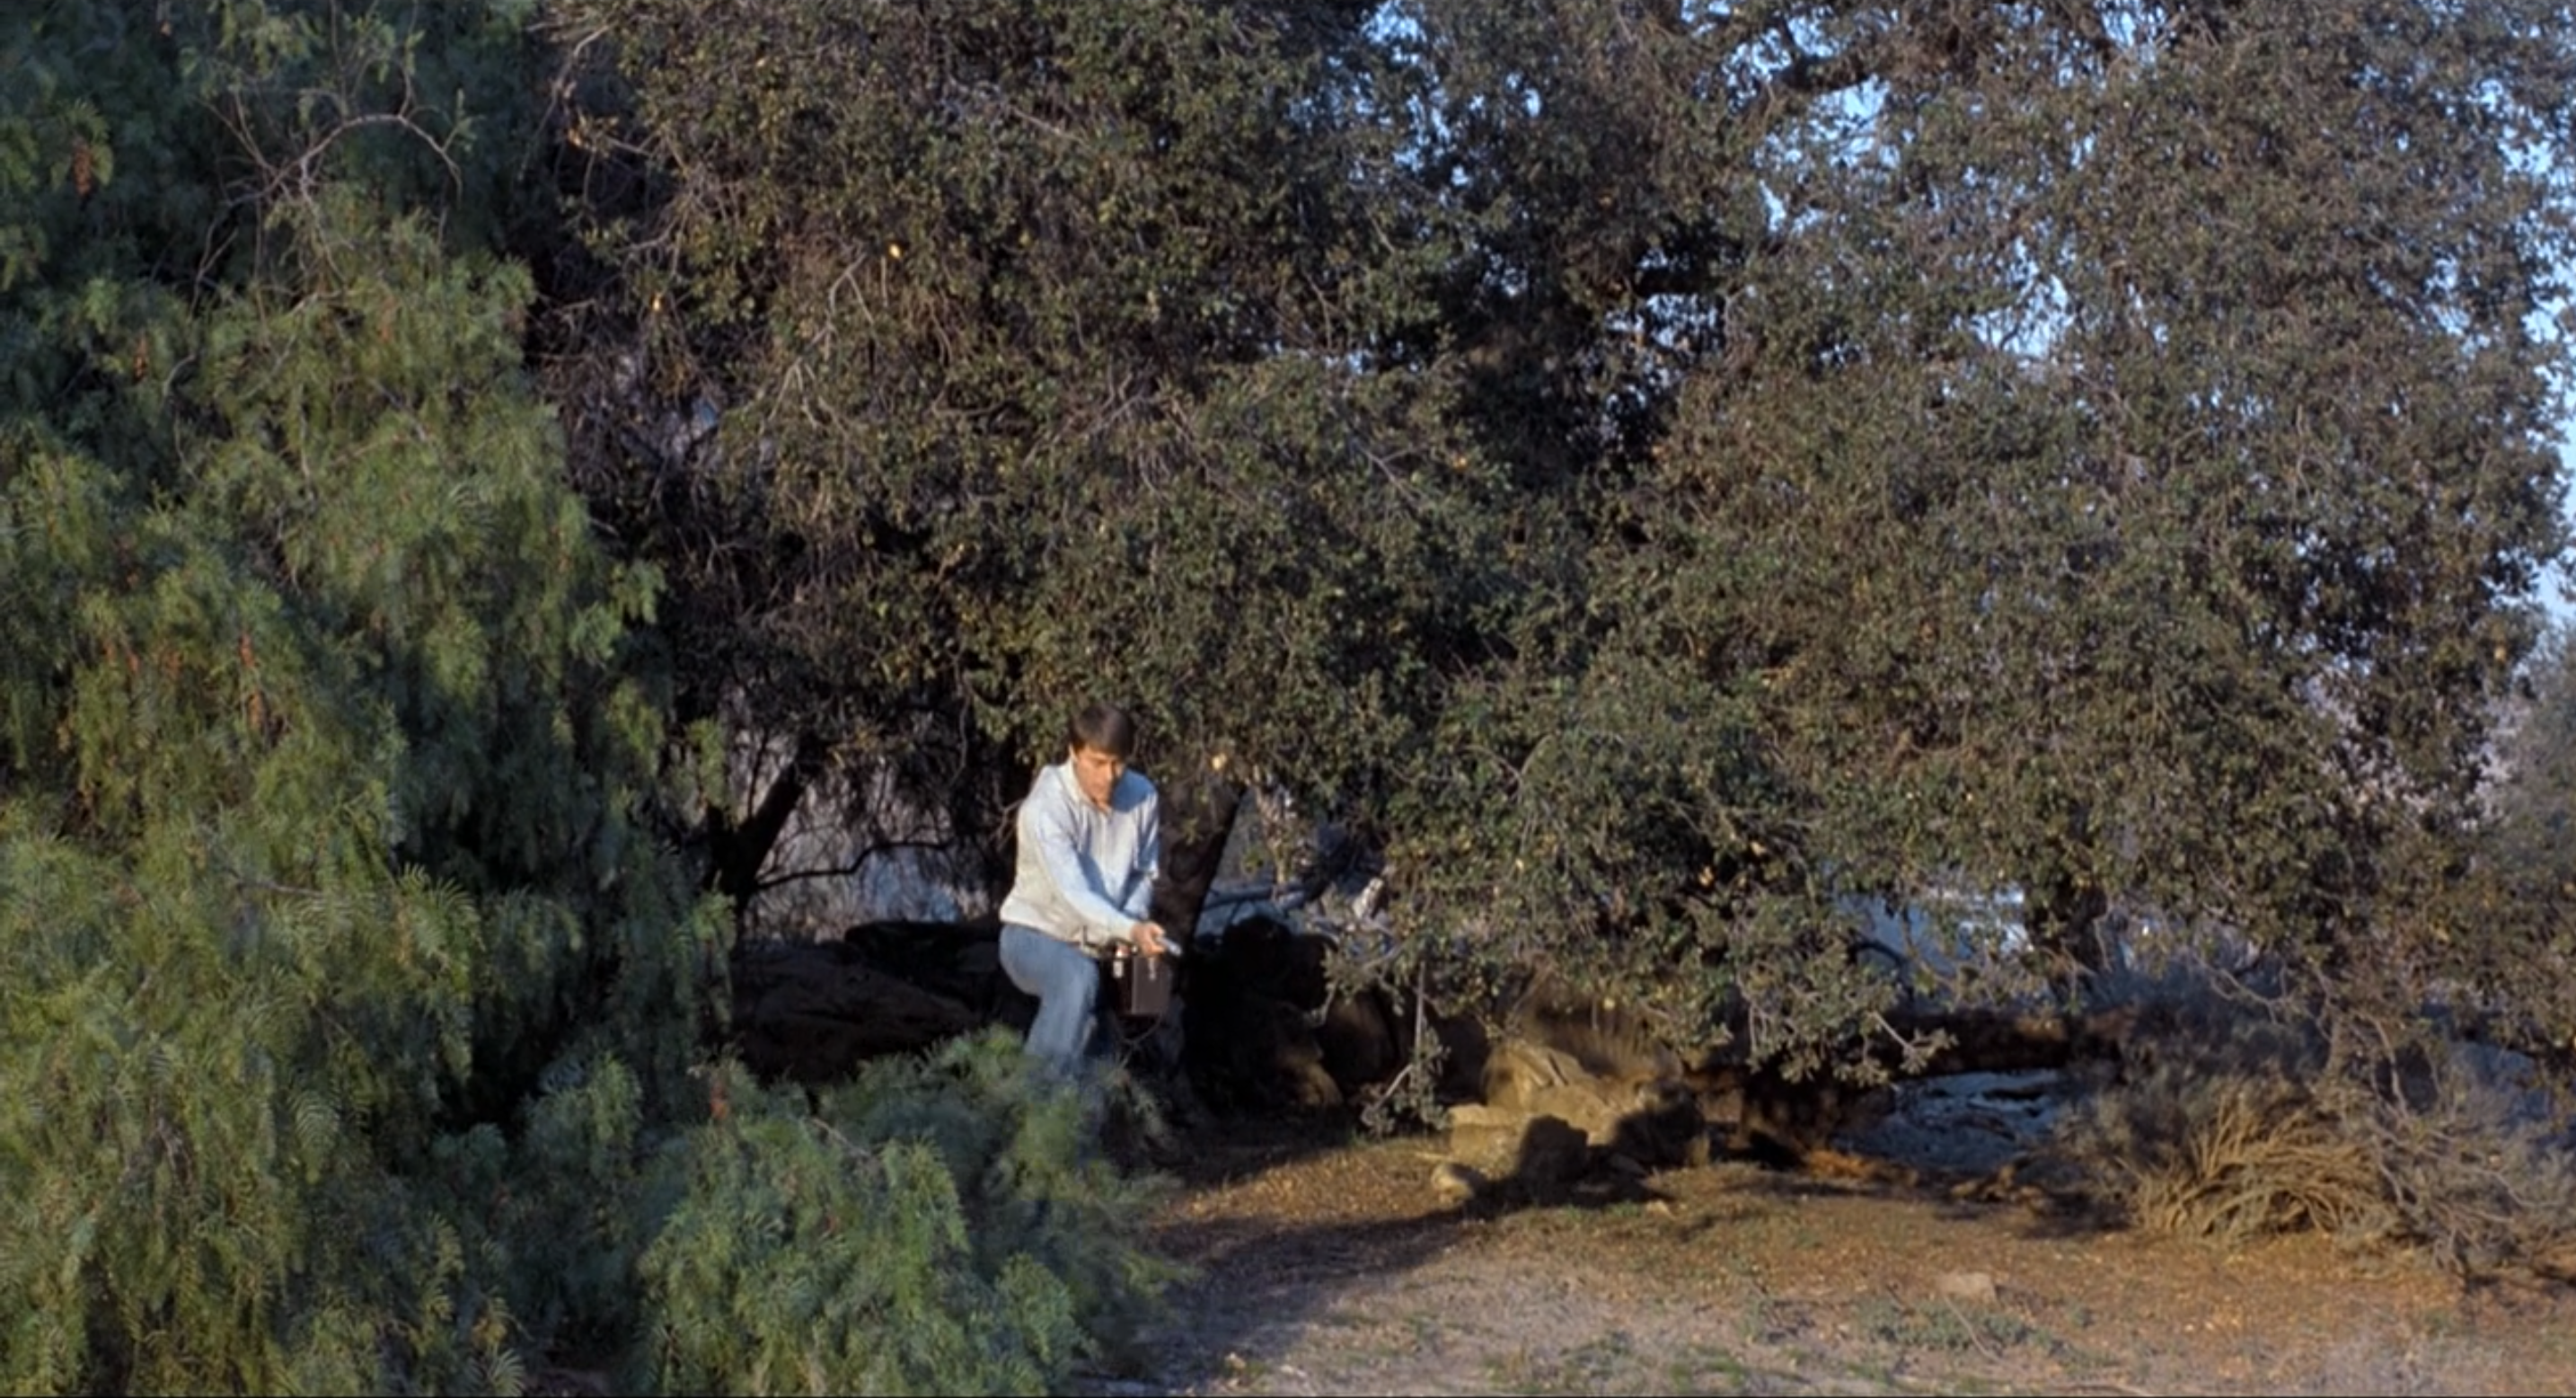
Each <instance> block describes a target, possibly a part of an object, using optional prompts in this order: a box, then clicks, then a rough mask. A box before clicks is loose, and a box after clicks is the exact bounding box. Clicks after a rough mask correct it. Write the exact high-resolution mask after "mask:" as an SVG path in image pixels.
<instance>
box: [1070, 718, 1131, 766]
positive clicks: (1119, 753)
mask: <svg viewBox="0 0 2576 1398" xmlns="http://www.w3.org/2000/svg"><path fill="white" fill-rule="evenodd" d="M1064 745H1065V746H1066V747H1068V748H1090V749H1092V750H1093V751H1095V752H1105V753H1107V754H1109V755H1110V756H1111V757H1114V758H1117V759H1118V760H1119V761H1121V762H1124V761H1126V760H1127V759H1128V758H1130V757H1133V756H1135V755H1136V720H1135V718H1134V716H1133V715H1131V714H1129V713H1128V712H1127V711H1126V710H1125V709H1122V708H1120V707H1118V706H1117V705H1115V704H1094V705H1092V706H1091V707H1090V708H1087V709H1085V710H1083V711H1082V712H1081V713H1078V714H1075V715H1074V716H1073V723H1072V724H1071V725H1070V726H1068V727H1067V728H1066V730H1065V735H1064Z"/></svg>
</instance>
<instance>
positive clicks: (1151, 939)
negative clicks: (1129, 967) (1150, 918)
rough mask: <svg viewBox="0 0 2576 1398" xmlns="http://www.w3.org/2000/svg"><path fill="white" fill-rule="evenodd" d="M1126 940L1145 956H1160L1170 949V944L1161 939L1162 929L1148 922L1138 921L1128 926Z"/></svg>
mask: <svg viewBox="0 0 2576 1398" xmlns="http://www.w3.org/2000/svg"><path fill="white" fill-rule="evenodd" d="M1127 940H1128V941H1131V942H1133V943H1135V944H1136V950H1138V951H1140V952H1143V953H1144V954H1145V955H1147V956H1160V955H1162V954H1163V953H1165V952H1167V951H1170V950H1171V949H1172V944H1171V943H1169V942H1167V941H1164V940H1163V929H1162V928H1161V927H1158V926H1156V925H1155V924H1153V923H1150V922H1140V923H1137V924H1136V925H1135V926H1133V927H1130V928H1128V929H1127Z"/></svg>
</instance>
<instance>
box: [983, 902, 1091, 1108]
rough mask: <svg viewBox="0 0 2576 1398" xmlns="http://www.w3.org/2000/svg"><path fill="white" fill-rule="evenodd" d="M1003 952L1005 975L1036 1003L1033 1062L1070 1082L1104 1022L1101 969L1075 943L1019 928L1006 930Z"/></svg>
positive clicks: (1031, 1036) (1031, 1040) (1031, 1029)
mask: <svg viewBox="0 0 2576 1398" xmlns="http://www.w3.org/2000/svg"><path fill="white" fill-rule="evenodd" d="M1001 950H1002V973H1003V974H1004V975H1007V976H1009V977H1010V978H1011V984H1013V985H1016V986H1018V987H1019V988H1020V989H1021V990H1023V991H1026V992H1027V993H1029V994H1031V995H1034V996H1036V997H1038V1018H1037V1022H1036V1023H1034V1024H1032V1025H1030V1026H1029V1038H1028V1051H1029V1056H1030V1057H1032V1058H1035V1059H1037V1060H1039V1061H1040V1062H1042V1063H1044V1064H1046V1065H1047V1066H1048V1067H1049V1068H1052V1069H1055V1070H1056V1071H1057V1072H1060V1073H1062V1074H1063V1075H1064V1076H1066V1077H1068V1078H1070V1077H1072V1076H1073V1075H1074V1074H1075V1073H1076V1072H1077V1071H1078V1070H1080V1068H1081V1067H1082V1063H1083V1060H1084V1059H1085V1058H1086V1057H1088V1056H1089V1055H1090V1052H1091V1045H1092V1040H1093V1035H1094V1033H1095V1031H1096V1030H1097V1029H1098V1026H1099V1022H1100V963H1099V962H1097V961H1094V960H1092V959H1091V957H1090V956H1089V955H1088V954H1087V953H1085V952H1084V951H1083V950H1082V948H1080V947H1077V946H1075V945H1074V944H1073V943H1071V942H1067V941H1063V940H1061V939H1059V938H1055V937H1050V936H1048V935H1047V934H1045V933H1044V932H1039V931H1036V930H1034V929H1032V928H1027V927H1021V926H1019V925H1017V924H1015V923H1004V924H1003V925H1002V948H1001Z"/></svg>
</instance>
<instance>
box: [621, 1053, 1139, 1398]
mask: <svg viewBox="0 0 2576 1398" xmlns="http://www.w3.org/2000/svg"><path fill="white" fill-rule="evenodd" d="M718 1090H719V1096H718V1099H717V1100H719V1101H721V1102H723V1103H725V1104H726V1106H725V1110H724V1111H723V1112H722V1113H721V1114H720V1116H719V1118H718V1119H717V1120H715V1121H712V1122H710V1123H708V1124H707V1125H706V1126H704V1127H702V1128H700V1129H698V1130H697V1131H696V1132H694V1133H693V1134H692V1137H691V1139H690V1140H689V1141H688V1143H687V1146H686V1149H685V1155H686V1165H685V1169H686V1172H687V1184H686V1194H685V1196H684V1197H683V1198H682V1199H681V1201H680V1203H679V1205H678V1208H677V1209H676V1211H675V1212H674V1213H673V1214H672V1215H671V1217H670V1219H669V1221H668V1222H667V1223H666V1224H665V1225H664V1226H663V1228H662V1229H661V1232H660V1234H659V1236H658V1237H656V1238H655V1239H654V1241H653V1244H652V1246H651V1247H650V1248H649V1249H648V1250H647V1251H646V1252H645V1254H644V1257H643V1260H642V1272H643V1280H644V1283H645V1286H646V1288H647V1293H648V1296H649V1304H650V1306H651V1308H652V1312H653V1320H652V1327H653V1333H652V1337H651V1344H652V1347H653V1353H652V1354H651V1355H650V1357H649V1360H648V1363H649V1365H650V1367H651V1369H652V1370H653V1374H652V1377H653V1378H654V1379H655V1380H657V1381H658V1382H659V1384H660V1386H662V1387H663V1388H665V1389H668V1390H673V1391H680V1392H715V1391H721V1392H750V1393H772V1392H807V1393H854V1392H863V1393H970V1392H984V1393H1042V1392H1048V1391H1053V1390H1056V1389H1059V1388H1061V1387H1062V1385H1063V1383H1064V1380H1065V1379H1066V1378H1067V1377H1068V1376H1069V1375H1070V1374H1071V1373H1072V1370H1073V1367H1074V1365H1075V1364H1076V1363H1077V1362H1079V1361H1081V1360H1083V1359H1085V1358H1090V1357H1095V1356H1098V1355H1100V1354H1102V1353H1103V1352H1104V1351H1105V1350H1111V1349H1114V1348H1115V1347H1117V1346H1119V1345H1121V1344H1123V1343H1124V1342H1126V1341H1127V1340H1128V1339H1131V1338H1132V1337H1133V1335H1134V1334H1135V1330H1136V1327H1137V1325H1138V1324H1139V1323H1140V1322H1142V1321H1143V1320H1144V1319H1145V1318H1147V1317H1148V1316H1149V1315H1150V1313H1151V1311H1152V1308H1153V1306H1154V1303H1155V1301H1156V1300H1157V1298H1158V1296H1159V1293H1160V1290H1161V1288H1162V1286H1163V1284H1164V1283H1165V1282H1167V1281H1168V1280H1170V1279H1171V1277H1172V1275H1173V1272H1172V1269H1171V1268H1170V1266H1169V1265H1168V1264H1166V1263H1164V1262H1161V1261H1159V1260H1157V1259H1156V1258H1154V1257H1153V1256H1152V1255H1151V1254H1150V1253H1148V1252H1146V1251H1145V1250H1144V1249H1143V1248H1142V1247H1141V1246H1140V1245H1139V1241H1138V1238H1137V1234H1136V1227H1135V1221H1136V1220H1138V1219H1139V1218H1141V1216H1142V1211H1141V1210H1140V1209H1139V1208H1138V1207H1137V1206H1138V1205H1140V1204H1142V1203H1143V1202H1144V1201H1145V1197H1146V1189H1147V1186H1142V1185H1139V1184H1137V1183H1135V1182H1132V1181H1127V1180H1123V1179H1121V1178H1120V1177H1119V1175H1118V1174H1117V1172H1116V1171H1115V1170H1114V1169H1112V1168H1111V1167H1110V1166H1109V1165H1108V1164H1107V1163H1105V1162H1103V1161H1100V1160H1097V1159H1085V1158H1084V1157H1085V1156H1086V1154H1087V1152H1086V1151H1084V1150H1083V1149H1082V1142H1083V1138H1084V1133H1085V1131H1086V1129H1087V1128H1086V1126H1085V1124H1084V1122H1083V1119H1082V1106H1081V1103H1080V1102H1079V1100H1078V1099H1077V1098H1076V1097H1074V1096H1073V1095H1072V1094H1068V1093H1064V1092H1056V1091H1048V1090H1045V1089H1042V1088H1039V1087H1036V1086H1034V1085H1032V1084H1031V1083H1030V1082H1029V1081H1028V1080H1027V1078H1026V1077H1025V1075H1024V1073H1023V1070H1022V1066H1021V1059H1020V1055H1019V1053H1018V1052H1017V1046H1016V1044H1015V1043H1014V1042H1012V1041H1011V1040H1010V1038H1009V1037H1008V1036H1007V1035H1001V1034H991V1035H987V1036H984V1037H981V1038H978V1039H973V1040H965V1041H960V1042H958V1043H955V1044H952V1045H951V1046H950V1047H949V1048H948V1049H946V1050H944V1051H942V1052H941V1053H939V1054H937V1055H935V1056H933V1057H930V1058H927V1059H906V1060H899V1061H888V1062H881V1063H877V1064H872V1065H870V1066H869V1067H868V1068H866V1069H865V1070H863V1072H862V1073H861V1075H860V1077H859V1079H858V1080H857V1081H856V1082H855V1083H853V1084H851V1085H849V1086H847V1087H844V1088H839V1089H835V1090H833V1091H831V1092H830V1093H827V1094H826V1095H825V1096H824V1097H823V1098H822V1100H821V1101H820V1102H819V1103H818V1104H816V1106H815V1107H814V1108H813V1109H811V1110H809V1109H808V1107H807V1105H806V1103H805V1102H804V1101H803V1100H802V1099H801V1094H798V1093H793V1092H790V1093H773V1092H768V1091H764V1090H762V1089H761V1088H759V1087H757V1086H756V1085H754V1084H753V1083H751V1082H750V1080H749V1079H748V1078H746V1077H745V1076H743V1075H742V1074H741V1072H740V1071H739V1070H738V1069H734V1068H728V1069H726V1070H724V1073H723V1076H722V1077H721V1078H720V1079H719V1089H718ZM639 1377H641V1376H640V1375H639Z"/></svg>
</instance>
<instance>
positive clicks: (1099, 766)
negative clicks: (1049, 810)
mask: <svg viewBox="0 0 2576 1398" xmlns="http://www.w3.org/2000/svg"><path fill="white" fill-rule="evenodd" d="M1126 770H1127V762H1126V759H1124V758H1120V757H1112V756H1110V755H1109V754H1108V753H1105V752H1102V751H1101V750H1100V749H1098V748H1095V747H1087V746H1086V747H1077V748H1075V749H1074V750H1073V780H1074V784H1075V785H1077V786H1080V787H1081V788H1082V795H1083V799H1084V800H1086V801H1089V802H1090V803H1091V804H1093V805H1095V806H1098V807H1099V808H1100V809H1102V810H1104V811H1105V810H1107V809H1109V793H1110V791H1111V790H1112V789H1114V788H1115V787H1116V786H1117V785H1118V778H1119V776H1120V775H1121V774H1123V773H1125V772H1126Z"/></svg>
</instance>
